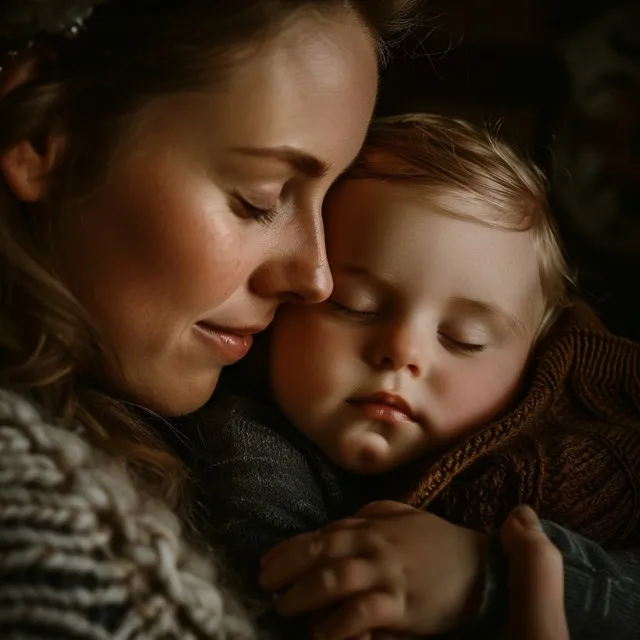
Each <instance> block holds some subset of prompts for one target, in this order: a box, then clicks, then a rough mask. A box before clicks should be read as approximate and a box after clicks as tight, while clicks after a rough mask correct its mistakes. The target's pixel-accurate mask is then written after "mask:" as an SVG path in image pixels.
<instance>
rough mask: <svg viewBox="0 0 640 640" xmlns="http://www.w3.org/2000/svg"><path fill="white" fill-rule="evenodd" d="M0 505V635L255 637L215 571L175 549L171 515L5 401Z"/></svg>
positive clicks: (69, 438)
mask: <svg viewBox="0 0 640 640" xmlns="http://www.w3.org/2000/svg"><path fill="white" fill-rule="evenodd" d="M0 495H2V500H1V501H0V538H1V539H2V541H3V553H2V556H0V600H1V601H2V603H3V606H2V607H0V628H2V629H10V630H11V631H14V630H17V631H19V632H20V633H24V635H29V634H30V633H33V634H35V635H38V633H42V632H43V630H44V631H45V634H46V635H50V636H51V637H53V635H56V637H58V636H60V637H63V636H64V637H70V636H71V635H73V636H74V637H75V635H77V634H80V635H83V637H87V638H103V637H112V636H119V635H120V634H121V633H124V632H125V630H126V629H129V630H130V631H131V632H132V633H131V635H130V636H129V635H127V637H132V638H137V637H145V638H150V639H153V638H160V637H163V638H164V637H167V638H170V637H175V638H178V637H191V636H192V635H193V636H194V637H200V636H206V637H212V638H218V637H219V638H223V637H224V638H229V639H232V638H233V639H238V640H239V639H241V638H252V637H253V632H252V629H251V625H250V624H249V621H248V618H247V616H246V615H245V614H244V612H242V611H241V610H240V609H239V607H238V606H237V605H236V603H235V601H234V599H233V598H232V597H231V596H230V595H228V594H227V593H226V592H224V591H223V590H221V589H219V588H218V587H217V586H216V583H217V582H219V577H218V575H217V567H216V565H215V563H214V562H213V560H212V559H210V558H203V557H202V556H201V555H199V554H197V553H196V552H195V551H193V550H192V549H191V548H190V547H189V546H188V545H187V544H186V543H185V541H184V539H183V537H182V534H181V530H180V525H179V522H178V519H177V518H176V516H175V515H174V514H173V512H171V510H170V509H168V508H167V507H166V506H165V505H163V504H161V503H160V502H158V501H156V500H153V499H151V498H149V497H148V496H146V495H145V494H144V493H143V492H141V491H139V490H137V489H136V487H135V485H134V483H133V482H132V480H131V479H130V477H129V476H128V474H127V472H126V470H125V469H124V466H123V465H122V464H120V463H119V462H118V461H117V460H115V459H113V458H110V457H108V456H106V455H105V454H103V453H102V452H101V451H98V450H97V449H95V448H94V447H92V446H91V445H90V444H89V443H88V442H87V441H86V440H85V439H84V438H83V437H82V435H81V433H79V432H78V433H74V432H72V431H70V430H68V429H65V428H63V427H61V426H56V425H54V424H51V423H47V422H46V421H45V420H43V418H42V415H41V414H40V412H39V411H38V409H37V408H36V407H35V406H34V405H33V404H31V403H30V402H29V401H28V400H27V399H25V398H24V397H21V396H18V395H15V394H12V393H9V392H7V391H3V390H0ZM52 585H55V587H54V588H53V587H52ZM38 630H39V631H38ZM37 632H38V633H37Z"/></svg>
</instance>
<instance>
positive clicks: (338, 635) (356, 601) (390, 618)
mask: <svg viewBox="0 0 640 640" xmlns="http://www.w3.org/2000/svg"><path fill="white" fill-rule="evenodd" d="M403 615H404V606H403V604H402V602H401V600H400V599H399V598H396V597H394V596H392V595H391V594H389V593H386V592H384V591H369V592H367V593H363V594H361V595H360V596H358V597H356V598H352V599H350V600H348V601H347V602H345V603H344V604H343V605H342V606H341V607H340V608H339V609H337V610H336V611H335V612H333V613H332V614H330V615H329V616H328V617H327V618H325V619H324V620H323V621H322V623H320V624H319V625H318V626H317V627H315V628H314V632H313V634H312V637H313V638H315V639H320V638H321V639H322V640H348V639H349V638H352V637H353V636H356V637H358V635H359V634H363V633H366V632H370V631H373V630H375V629H381V628H384V627H391V626H395V625H397V624H399V622H400V621H401V620H402V617H403ZM374 637H377V636H376V635H374Z"/></svg>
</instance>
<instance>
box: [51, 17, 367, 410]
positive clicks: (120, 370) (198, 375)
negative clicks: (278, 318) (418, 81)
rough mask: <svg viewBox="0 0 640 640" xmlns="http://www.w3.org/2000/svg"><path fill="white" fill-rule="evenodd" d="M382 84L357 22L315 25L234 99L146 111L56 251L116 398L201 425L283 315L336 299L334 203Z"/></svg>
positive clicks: (303, 22) (253, 62)
mask: <svg viewBox="0 0 640 640" xmlns="http://www.w3.org/2000/svg"><path fill="white" fill-rule="evenodd" d="M376 84H377V68H376V55H375V51H374V46H373V43H372V40H371V38H370V36H369V34H368V33H367V31H366V30H365V29H364V28H363V27H362V26H361V25H360V24H359V22H358V21H357V20H356V19H355V18H352V17H348V16H346V15H342V14H338V15H336V17H335V19H333V20H330V19H327V18H326V17H325V18H324V19H322V20H320V19H319V18H317V17H313V16H311V15H306V14H305V15H300V16H299V17H297V19H296V20H294V21H292V22H291V24H290V25H288V26H287V28H286V29H285V30H284V31H282V32H280V33H279V34H278V35H277V37H275V38H274V39H273V40H272V41H271V42H269V43H266V44H265V45H264V46H263V47H262V48H261V49H260V51H259V52H258V54H257V55H255V56H251V57H248V58H246V59H245V60H244V61H243V62H242V63H241V64H238V66H237V68H236V69H235V70H234V71H233V72H232V73H231V74H230V76H229V77H228V78H227V79H226V80H225V81H224V82H223V84H222V86H220V85H217V86H216V87H215V88H213V89H212V91H211V92H210V93H199V94H196V93H193V94H180V95H174V96H170V97H165V98H163V99H159V100H156V101H154V102H152V103H151V104H149V105H148V106H147V107H145V108H144V109H143V111H142V113H141V114H140V118H139V123H137V126H136V129H135V132H134V134H133V135H132V137H131V139H130V140H129V141H128V142H127V143H126V144H125V145H124V146H123V148H122V149H121V150H120V151H119V152H118V153H117V155H116V158H115V159H114V161H113V162H112V164H111V168H110V169H109V171H108V173H107V175H106V177H105V179H104V180H103V182H102V184H101V185H99V187H98V188H97V190H95V191H94V192H93V193H92V195H91V196H90V198H89V199H87V200H86V201H84V202H83V204H82V206H81V207H80V206H79V207H77V208H76V210H72V211H70V212H66V213H65V214H64V215H62V216H61V219H60V225H59V227H58V234H59V235H58V236H57V237H56V259H57V260H58V261H59V264H60V268H61V270H62V273H63V277H64V279H65V281H66V282H67V284H68V285H69V286H70V288H71V289H72V291H73V292H74V294H75V295H76V296H77V298H78V300H79V301H80V303H81V304H82V305H83V306H84V308H85V309H86V310H87V311H88V312H89V314H90V315H91V317H92V319H93V321H94V324H95V326H96V328H97V329H98V330H99V332H100V334H101V337H102V340H103V343H104V345H105V347H106V348H107V350H108V352H109V353H108V354H107V360H108V363H107V372H108V375H109V378H110V383H111V384H112V385H113V386H115V388H116V390H117V391H118V392H119V393H121V394H122V395H124V396H125V397H126V398H128V399H130V400H133V401H135V402H137V403H140V404H142V405H144V406H146V407H148V408H150V409H153V410H155V411H158V412H160V413H163V414H167V415H177V414H183V413H187V412H190V411H192V410H195V409H196V408H198V407H199V406H201V405H202V404H203V403H204V402H206V400H207V399H208V398H209V397H210V395H211V393H212V392H213V390H214V388H215V386H216V383H217V380H218V377H219V375H220V371H221V369H222V367H224V366H226V365H229V364H232V363H234V362H236V361H237V360H239V359H240V358H242V357H243V356H244V355H245V353H246V351H247V350H248V348H249V346H250V345H251V335H252V334H253V333H256V332H258V331H261V330H262V329H264V328H265V327H266V326H267V325H268V324H269V323H270V322H271V320H272V318H273V315H274V312H275V310H276V307H277V306H278V305H279V304H280V303H281V302H283V301H284V300H294V301H299V302H303V303H316V302H319V301H321V300H323V299H324V298H325V297H326V296H327V295H328V294H329V293H330V291H331V288H332V280H331V275H330V273H329V270H328V267H327V259H326V254H325V247H324V234H323V226H322V216H321V206H322V201H323V198H324V196H325V194H326V192H327V190H328V188H329V186H330V185H331V183H332V182H333V181H334V180H335V179H336V177H337V176H338V175H339V174H340V173H341V172H342V171H343V170H344V169H345V168H346V167H347V165H349V163H350V162H351V161H352V159H353V158H354V156H355V155H356V154H357V152H358V150H359V148H360V145H361V143H362V141H363V138H364V135H365V132H366V127H367V125H368V122H369V119H370V117H371V113H372V109H373V106H374V101H375V96H376Z"/></svg>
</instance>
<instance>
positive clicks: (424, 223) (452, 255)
mask: <svg viewBox="0 0 640 640" xmlns="http://www.w3.org/2000/svg"><path fill="white" fill-rule="evenodd" d="M447 197H448V195H447V194H444V193H443V194H439V195H437V196H435V197H434V195H433V194H431V195H430V194H428V193H426V192H425V191H424V189H421V188H419V187H416V186H407V185H400V184H390V183H384V182H382V181H375V180H351V181H347V182H345V183H343V184H342V185H340V186H339V187H338V188H337V189H336V191H335V192H334V193H333V194H332V196H331V197H330V198H329V200H328V205H327V208H326V229H327V244H328V255H329V262H330V264H331V268H332V272H333V276H334V282H335V288H334V291H333V293H332V295H331V298H330V300H329V301H327V302H326V303H324V304H322V305H317V306H313V307H308V308H303V307H294V306H286V307H283V309H282V311H281V312H280V313H279V314H278V317H277V320H276V323H275V327H274V333H273V340H272V347H271V349H272V351H271V380H272V385H273V389H274V392H275V395H276V398H277V400H278V402H279V404H280V406H281V407H282V408H283V410H284V411H285V413H286V414H287V415H288V417H289V418H290V419H291V420H292V422H293V423H294V424H296V425H297V426H298V428H300V429H301V430H302V431H303V432H304V433H305V434H306V435H307V436H308V437H309V438H311V439H312V440H313V441H315V442H316V443H317V444H318V445H319V446H320V447H321V448H322V449H323V450H324V451H325V452H326V453H327V454H328V455H329V456H330V457H331V458H332V459H333V460H334V461H335V462H336V463H337V464H338V465H340V466H342V467H344V468H347V469H350V470H352V471H355V472H359V473H381V472H384V471H387V470H389V469H392V468H394V467H397V466H398V465H400V464H402V463H404V462H407V461H408V460H410V459H412V458H414V457H417V456H420V455H422V454H423V453H425V452H426V451H432V450H435V449H438V448H440V447H443V446H445V445H448V444H451V443H452V442H453V441H455V440H458V439H460V438H462V437H464V436H465V435H467V434H468V433H469V431H470V430H473V429H475V428H477V427H478V426H480V425H481V424H483V423H484V422H485V421H487V420H488V419H489V418H491V417H494V416H495V415H496V414H497V413H499V412H501V411H502V410H504V409H505V407H506V406H507V405H508V404H509V403H510V401H512V399H513V397H514V395H515V394H516V393H517V390H518V388H519V384H520V381H521V378H522V375H523V373H524V371H525V368H526V365H527V361H528V357H529V354H530V350H531V347H532V344H533V341H534V337H535V333H536V330H537V328H538V326H539V322H540V318H541V314H542V306H543V303H542V300H543V298H542V292H541V288H540V283H539V276H538V262H537V256H536V253H535V250H534V246H533V244H532V241H531V236H530V234H529V233H528V232H517V231H512V230H505V229H499V228H496V227H492V226H490V225H488V224H486V223H485V224H482V223H481V222H479V221H478V220H469V219H459V218H455V217H452V216H448V215H444V214H443V213H441V211H440V210H439V208H438V202H439V200H438V198H440V202H442V199H443V198H447ZM458 206H459V205H458ZM474 215H477V216H478V219H479V220H480V221H482V220H485V222H486V221H487V220H491V219H492V218H491V216H493V215H494V214H493V212H492V211H490V210H487V211H475V212H474ZM489 306H490V307H492V308H493V309H494V311H492V312H488V311H487V310H486V308H485V307H489ZM379 391H384V392H387V393H392V394H396V395H397V396H400V397H402V399H403V400H404V401H405V402H406V403H407V404H408V405H409V407H410V414H411V415H410V416H409V417H407V416H405V417H404V418H403V417H402V416H399V417H398V416H397V415H396V416H395V417H392V418H391V419H390V420H388V419H385V418H384V417H380V415H381V414H380V413H379V411H378V409H379V407H378V408H376V407H375V406H373V405H371V403H365V405H362V404H358V403H356V404H354V403H353V400H354V399H359V398H361V397H362V396H369V395H370V394H372V393H374V392H379ZM363 406H364V407H366V410H365V409H363Z"/></svg>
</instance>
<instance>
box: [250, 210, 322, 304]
mask: <svg viewBox="0 0 640 640" xmlns="http://www.w3.org/2000/svg"><path fill="white" fill-rule="evenodd" d="M287 231H288V232H287V233H283V234H282V235H281V237H279V238H278V239H277V242H276V244H275V246H274V249H273V255H272V257H271V259H270V260H268V261H267V262H266V263H265V264H264V265H263V266H262V267H261V268H260V269H259V270H258V271H257V273H256V274H255V277H254V285H253V288H254V289H255V290H256V292H257V293H259V294H260V295H263V296H268V297H278V298H279V299H280V300H282V301H286V302H297V303H302V304H316V303H318V302H322V301H323V300H326V299H327V298H328V297H329V295H330V294H331V290H332V289H333V278H332V276H331V271H330V269H329V261H328V259H327V250H326V246H325V239H324V229H323V226H322V218H321V217H320V216H319V215H318V216H317V221H314V222H313V223H311V222H310V221H309V222H308V223H307V224H304V225H303V224H297V225H295V227H294V228H290V229H288V230H287Z"/></svg>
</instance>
